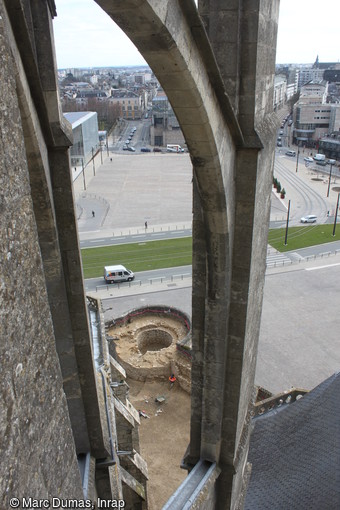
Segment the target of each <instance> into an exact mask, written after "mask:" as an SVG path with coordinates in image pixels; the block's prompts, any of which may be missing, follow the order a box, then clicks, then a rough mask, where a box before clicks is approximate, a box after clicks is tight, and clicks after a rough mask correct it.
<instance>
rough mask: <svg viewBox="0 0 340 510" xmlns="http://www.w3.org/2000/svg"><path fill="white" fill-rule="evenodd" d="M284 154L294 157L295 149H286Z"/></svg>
mask: <svg viewBox="0 0 340 510" xmlns="http://www.w3.org/2000/svg"><path fill="white" fill-rule="evenodd" d="M286 156H291V157H292V158H294V157H295V156H296V152H295V151H286Z"/></svg>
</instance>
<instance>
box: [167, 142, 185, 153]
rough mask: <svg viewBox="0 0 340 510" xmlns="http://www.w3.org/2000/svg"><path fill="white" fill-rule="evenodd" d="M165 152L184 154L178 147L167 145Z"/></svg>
mask: <svg viewBox="0 0 340 510" xmlns="http://www.w3.org/2000/svg"><path fill="white" fill-rule="evenodd" d="M166 151H167V152H184V149H182V147H181V146H180V145H177V144H171V143H168V145H167V146H166Z"/></svg>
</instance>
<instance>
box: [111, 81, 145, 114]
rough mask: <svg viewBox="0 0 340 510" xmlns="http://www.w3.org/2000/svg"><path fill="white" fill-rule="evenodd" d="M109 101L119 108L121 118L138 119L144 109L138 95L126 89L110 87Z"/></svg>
mask: <svg viewBox="0 0 340 510" xmlns="http://www.w3.org/2000/svg"><path fill="white" fill-rule="evenodd" d="M110 101H111V102H113V103H114V104H115V105H117V106H118V108H119V115H120V117H122V118H123V119H127V120H129V119H131V120H133V119H140V118H141V117H142V114H143V111H144V104H143V102H142V98H141V96H140V95H138V94H136V93H134V92H131V91H130V90H127V89H117V90H116V89H112V90H111V98H110Z"/></svg>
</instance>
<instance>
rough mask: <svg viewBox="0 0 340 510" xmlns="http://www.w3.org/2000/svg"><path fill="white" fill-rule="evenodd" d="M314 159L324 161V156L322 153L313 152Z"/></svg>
mask: <svg viewBox="0 0 340 510" xmlns="http://www.w3.org/2000/svg"><path fill="white" fill-rule="evenodd" d="M314 161H326V156H325V155H324V154H315V156H314Z"/></svg>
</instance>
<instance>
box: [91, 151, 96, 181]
mask: <svg viewBox="0 0 340 510" xmlns="http://www.w3.org/2000/svg"><path fill="white" fill-rule="evenodd" d="M92 165H93V175H94V176H95V175H96V167H95V164H94V155H93V147H92Z"/></svg>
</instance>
